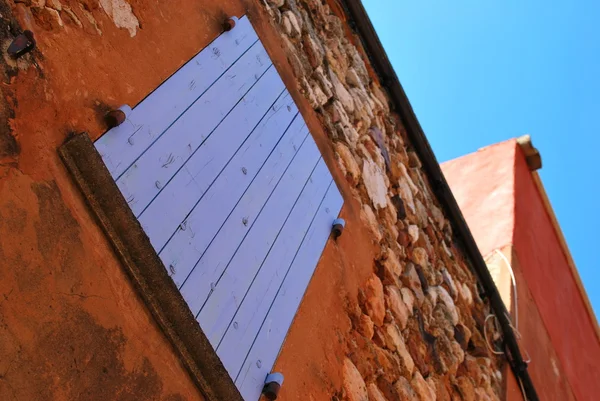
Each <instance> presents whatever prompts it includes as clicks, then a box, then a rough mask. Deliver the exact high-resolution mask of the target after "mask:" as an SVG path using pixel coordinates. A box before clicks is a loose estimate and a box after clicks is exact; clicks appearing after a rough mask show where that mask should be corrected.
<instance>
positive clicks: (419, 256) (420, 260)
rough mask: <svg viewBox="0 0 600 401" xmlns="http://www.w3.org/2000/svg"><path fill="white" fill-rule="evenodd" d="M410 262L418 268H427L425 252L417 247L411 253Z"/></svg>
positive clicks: (427, 257)
mask: <svg viewBox="0 0 600 401" xmlns="http://www.w3.org/2000/svg"><path fill="white" fill-rule="evenodd" d="M412 261H413V262H415V263H416V264H418V265H420V266H427V265H428V264H429V256H427V251H426V250H425V249H423V248H419V247H416V248H414V249H413V251H412Z"/></svg>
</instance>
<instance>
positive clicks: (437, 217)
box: [430, 205, 446, 230]
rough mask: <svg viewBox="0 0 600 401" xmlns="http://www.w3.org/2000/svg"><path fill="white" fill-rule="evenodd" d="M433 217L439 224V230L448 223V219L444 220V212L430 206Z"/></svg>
mask: <svg viewBox="0 0 600 401" xmlns="http://www.w3.org/2000/svg"><path fill="white" fill-rule="evenodd" d="M430 208H431V215H432V216H433V220H434V221H435V223H436V224H437V226H438V228H439V229H440V230H441V229H442V228H443V227H444V224H445V223H446V219H444V214H443V213H442V211H441V210H440V209H439V208H438V207H437V206H435V205H430Z"/></svg>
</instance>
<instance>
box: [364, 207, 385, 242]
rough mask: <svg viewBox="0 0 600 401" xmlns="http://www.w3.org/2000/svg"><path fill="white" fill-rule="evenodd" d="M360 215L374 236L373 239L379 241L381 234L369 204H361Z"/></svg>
mask: <svg viewBox="0 0 600 401" xmlns="http://www.w3.org/2000/svg"><path fill="white" fill-rule="evenodd" d="M360 217H361V220H362V221H363V222H364V223H365V224H366V226H367V227H368V228H369V230H370V231H371V233H372V234H373V236H374V237H375V241H376V242H380V241H381V240H382V238H383V235H382V234H381V229H380V228H379V222H378V221H377V217H375V213H373V209H371V207H370V206H369V205H367V204H363V206H362V210H361V213H360Z"/></svg>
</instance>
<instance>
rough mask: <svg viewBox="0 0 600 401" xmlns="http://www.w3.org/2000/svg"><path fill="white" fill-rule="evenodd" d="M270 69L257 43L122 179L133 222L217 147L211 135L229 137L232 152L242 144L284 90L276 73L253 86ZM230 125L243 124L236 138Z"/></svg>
mask: <svg viewBox="0 0 600 401" xmlns="http://www.w3.org/2000/svg"><path fill="white" fill-rule="evenodd" d="M270 65H271V63H270V60H269V58H268V56H267V54H266V52H265V49H264V48H263V47H262V46H261V45H260V43H256V44H255V45H253V46H252V48H251V49H250V50H249V51H248V52H246V54H244V55H243V56H242V57H241V58H240V59H239V60H238V61H237V62H236V63H235V64H234V65H233V66H232V67H231V68H230V69H229V71H227V73H225V74H224V75H223V76H222V77H221V78H220V79H219V80H218V81H217V82H216V83H215V84H214V85H212V86H211V87H210V89H208V90H207V91H206V92H205V93H204V94H203V95H202V96H201V97H200V98H199V99H198V100H197V101H196V102H195V103H194V104H193V105H192V106H191V107H190V108H189V110H188V111H187V112H186V113H185V114H183V115H182V116H181V117H180V118H179V119H178V120H177V121H176V122H175V123H174V124H173V125H171V126H170V127H169V128H168V129H167V130H166V132H165V133H164V134H163V135H162V136H161V137H160V138H159V139H158V140H157V141H156V143H155V144H154V145H153V146H152V147H150V148H149V149H148V150H147V151H146V152H144V153H143V154H142V155H141V156H140V157H139V158H138V159H137V160H136V161H135V163H133V164H132V165H131V166H130V167H129V168H128V169H127V170H126V171H125V172H124V173H123V175H122V176H121V177H120V178H119V179H118V180H117V185H118V186H119V189H120V190H121V192H122V193H123V195H124V196H125V199H130V201H129V206H130V207H131V210H133V212H134V213H135V215H136V216H139V215H140V214H141V213H142V211H143V210H144V209H145V208H146V207H147V206H148V204H149V203H150V202H151V201H152V200H153V199H154V198H155V197H156V196H157V195H158V193H159V192H160V191H161V189H162V188H164V186H165V185H167V183H168V182H169V181H170V180H171V178H172V177H173V175H175V173H177V172H178V171H179V170H180V169H181V167H182V166H183V165H184V163H186V162H187V161H188V159H189V158H190V157H192V155H194V154H195V153H196V152H197V151H198V148H199V147H200V146H201V145H203V146H204V147H205V148H209V147H210V144H211V143H219V140H221V138H212V139H210V137H211V136H212V135H215V136H217V135H227V136H228V139H229V140H230V142H229V145H230V147H231V148H235V147H236V146H238V145H239V143H241V141H242V140H243V139H245V136H244V134H246V133H247V132H249V131H250V129H251V123H252V122H253V121H254V120H255V119H256V118H260V117H261V116H262V115H263V114H264V111H266V110H267V109H268V108H269V107H270V106H271V105H272V102H273V101H274V99H275V98H276V96H278V95H279V94H280V93H281V90H282V89H283V85H282V84H281V80H280V79H279V77H278V76H277V74H275V73H270V74H266V75H265V77H263V78H264V79H265V81H264V82H262V80H261V82H259V83H257V81H258V80H259V78H261V77H262V76H263V74H264V73H265V72H266V71H267V69H268V68H269V66H270ZM255 84H256V85H255ZM261 91H262V92H261ZM257 94H260V96H259V97H257ZM234 107H235V108H234ZM232 109H233V110H232ZM257 109H258V110H257ZM230 112H231V115H230ZM226 118H227V120H225V119H226ZM229 120H233V121H241V122H242V124H240V127H239V129H237V130H235V131H234V132H224V130H226V129H227V128H228V127H227V125H229V126H230V125H231V123H230V124H227V122H228V121H229ZM246 120H247V122H246ZM221 125H225V127H221ZM207 138H209V139H210V140H208V139H207ZM205 141H206V142H205ZM238 142H239V143H238Z"/></svg>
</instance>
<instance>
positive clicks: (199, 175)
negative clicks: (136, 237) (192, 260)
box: [139, 67, 287, 250]
mask: <svg viewBox="0 0 600 401" xmlns="http://www.w3.org/2000/svg"><path fill="white" fill-rule="evenodd" d="M283 90H284V85H283V82H281V79H280V78H279V76H278V75H277V72H276V71H275V68H273V67H271V68H269V70H268V71H267V72H266V74H265V75H264V76H263V77H262V78H261V79H260V81H258V83H257V84H256V85H255V86H254V88H252V90H251V91H250V92H249V93H248V94H247V95H246V96H245V97H244V100H243V101H241V102H240V103H239V104H238V105H237V106H236V107H235V108H234V109H233V111H232V112H231V114H230V115H229V117H228V118H227V119H226V120H225V121H223V123H222V124H221V125H219V127H218V128H217V129H216V130H215V132H214V134H213V135H211V136H210V137H208V139H207V140H206V141H205V142H204V143H203V144H202V146H201V147H200V148H199V149H198V151H197V152H196V153H194V154H193V156H192V157H191V158H190V159H189V161H188V162H187V163H186V164H185V170H183V169H182V170H180V173H181V174H180V177H179V178H178V180H177V181H176V182H175V183H169V184H168V187H171V188H172V189H173V190H175V191H176V192H177V196H179V197H187V198H191V199H192V201H191V202H190V203H191V204H192V205H195V204H196V203H197V202H198V200H199V199H200V198H201V197H202V195H203V194H204V193H205V192H206V190H207V189H208V188H210V186H211V184H212V183H213V181H214V180H215V179H216V178H217V176H218V175H219V174H220V172H221V171H222V170H223V168H224V167H225V166H226V164H227V162H228V161H229V160H230V159H231V157H232V156H233V155H234V154H235V153H236V152H237V150H238V149H239V148H240V146H242V144H243V143H244V140H245V139H246V138H247V137H248V135H249V134H250V133H251V132H252V130H253V129H254V128H255V127H256V125H257V124H258V123H259V121H260V120H261V119H262V117H263V116H264V115H265V114H266V113H267V112H268V111H269V110H272V111H276V110H277V107H280V106H284V105H285V100H286V99H285V98H284V97H283V93H282V92H283ZM278 98H279V99H281V102H280V103H278V104H277V105H275V109H272V107H273V106H274V102H276V100H277V99H278ZM286 111H287V110H286ZM182 182H186V186H184V187H181V186H179V184H181V183H182ZM168 187H167V188H168ZM165 196H167V197H168V195H165ZM192 202H193V203H192ZM160 205H163V204H162V203H160V201H159V202H157V208H162V207H161V206H160ZM148 210H150V208H148ZM148 210H146V212H147V211H148ZM152 210H157V209H155V208H153V209H152ZM158 210H160V209H158ZM189 211H190V209H188V210H185V209H178V210H176V211H175V210H174V211H173V213H178V214H179V215H178V216H174V215H172V216H171V217H173V218H176V219H174V220H172V221H171V226H167V227H165V226H163V225H158V224H155V223H156V222H155V219H154V217H153V216H155V213H154V212H152V211H150V212H149V213H146V212H144V213H142V214H141V215H140V216H139V219H140V222H141V223H142V227H144V230H145V231H146V233H147V234H148V236H149V237H150V238H151V241H152V245H153V246H154V247H155V248H156V249H158V250H161V249H162V248H163V247H164V245H165V244H166V242H167V241H168V240H169V238H170V237H171V236H172V235H173V233H174V232H175V229H176V227H177V226H178V225H179V224H180V223H182V222H183V221H184V220H185V219H186V216H187V215H188V213H189ZM187 220H188V223H190V224H191V225H193V224H194V222H193V221H190V219H187ZM195 227H197V226H195Z"/></svg>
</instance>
